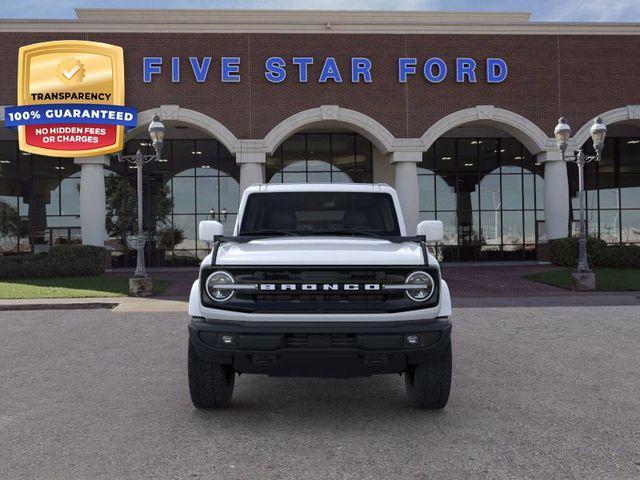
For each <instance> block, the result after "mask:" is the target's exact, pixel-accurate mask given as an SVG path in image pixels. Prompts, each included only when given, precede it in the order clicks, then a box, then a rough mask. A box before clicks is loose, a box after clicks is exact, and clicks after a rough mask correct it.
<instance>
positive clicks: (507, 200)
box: [502, 175, 522, 210]
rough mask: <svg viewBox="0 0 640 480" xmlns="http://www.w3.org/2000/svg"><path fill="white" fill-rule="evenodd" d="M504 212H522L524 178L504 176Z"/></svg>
mask: <svg viewBox="0 0 640 480" xmlns="http://www.w3.org/2000/svg"><path fill="white" fill-rule="evenodd" d="M502 202H503V206H502V208H503V210H522V176H521V175H502Z"/></svg>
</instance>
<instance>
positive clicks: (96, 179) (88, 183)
mask: <svg viewBox="0 0 640 480" xmlns="http://www.w3.org/2000/svg"><path fill="white" fill-rule="evenodd" d="M75 163H76V164H77V165H80V228H81V231H82V244H83V245H96V246H100V247H102V246H104V240H105V238H104V237H105V217H106V215H107V207H106V198H105V189H104V166H105V165H106V166H109V157H107V156H105V155H99V156H97V157H87V158H76V159H75Z"/></svg>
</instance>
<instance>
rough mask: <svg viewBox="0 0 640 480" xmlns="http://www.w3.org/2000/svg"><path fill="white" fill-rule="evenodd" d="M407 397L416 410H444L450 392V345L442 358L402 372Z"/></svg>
mask: <svg viewBox="0 0 640 480" xmlns="http://www.w3.org/2000/svg"><path fill="white" fill-rule="evenodd" d="M404 382H405V385H406V387H407V397H408V399H409V401H410V402H411V403H413V405H414V406H415V407H416V408H425V409H429V410H436V409H441V408H444V407H445V406H446V405H447V402H448V401H449V391H450V390H451V344H449V346H448V347H447V349H446V350H445V352H444V355H442V357H440V358H438V359H437V360H433V361H431V362H428V363H421V364H418V365H415V366H414V367H412V368H411V369H410V370H407V371H406V372H404Z"/></svg>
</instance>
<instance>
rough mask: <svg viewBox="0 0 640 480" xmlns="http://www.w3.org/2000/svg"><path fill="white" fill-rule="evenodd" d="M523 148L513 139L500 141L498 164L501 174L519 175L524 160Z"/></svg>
mask: <svg viewBox="0 0 640 480" xmlns="http://www.w3.org/2000/svg"><path fill="white" fill-rule="evenodd" d="M523 150H524V147H523V146H522V144H521V143H520V142H519V141H518V140H516V139H515V138H501V139H500V152H499V153H500V163H501V165H502V168H501V171H502V173H507V174H512V173H517V174H519V173H521V172H522V164H523V160H524V153H523Z"/></svg>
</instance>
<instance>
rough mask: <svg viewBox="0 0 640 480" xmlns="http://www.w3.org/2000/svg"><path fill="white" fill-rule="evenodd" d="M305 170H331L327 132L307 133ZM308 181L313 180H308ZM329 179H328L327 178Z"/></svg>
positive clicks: (351, 155) (329, 143)
mask: <svg viewBox="0 0 640 480" xmlns="http://www.w3.org/2000/svg"><path fill="white" fill-rule="evenodd" d="M306 149H307V151H306V153H307V155H306V156H307V170H308V171H310V172H328V171H330V170H331V136H330V135H329V134H328V133H314V134H309V135H307V147H306ZM350 150H351V152H350V153H351V154H350V155H349V164H350V165H352V164H353V148H352V149H350ZM309 181H310V182H312V181H314V180H309ZM329 181H330V180H329Z"/></svg>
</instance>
